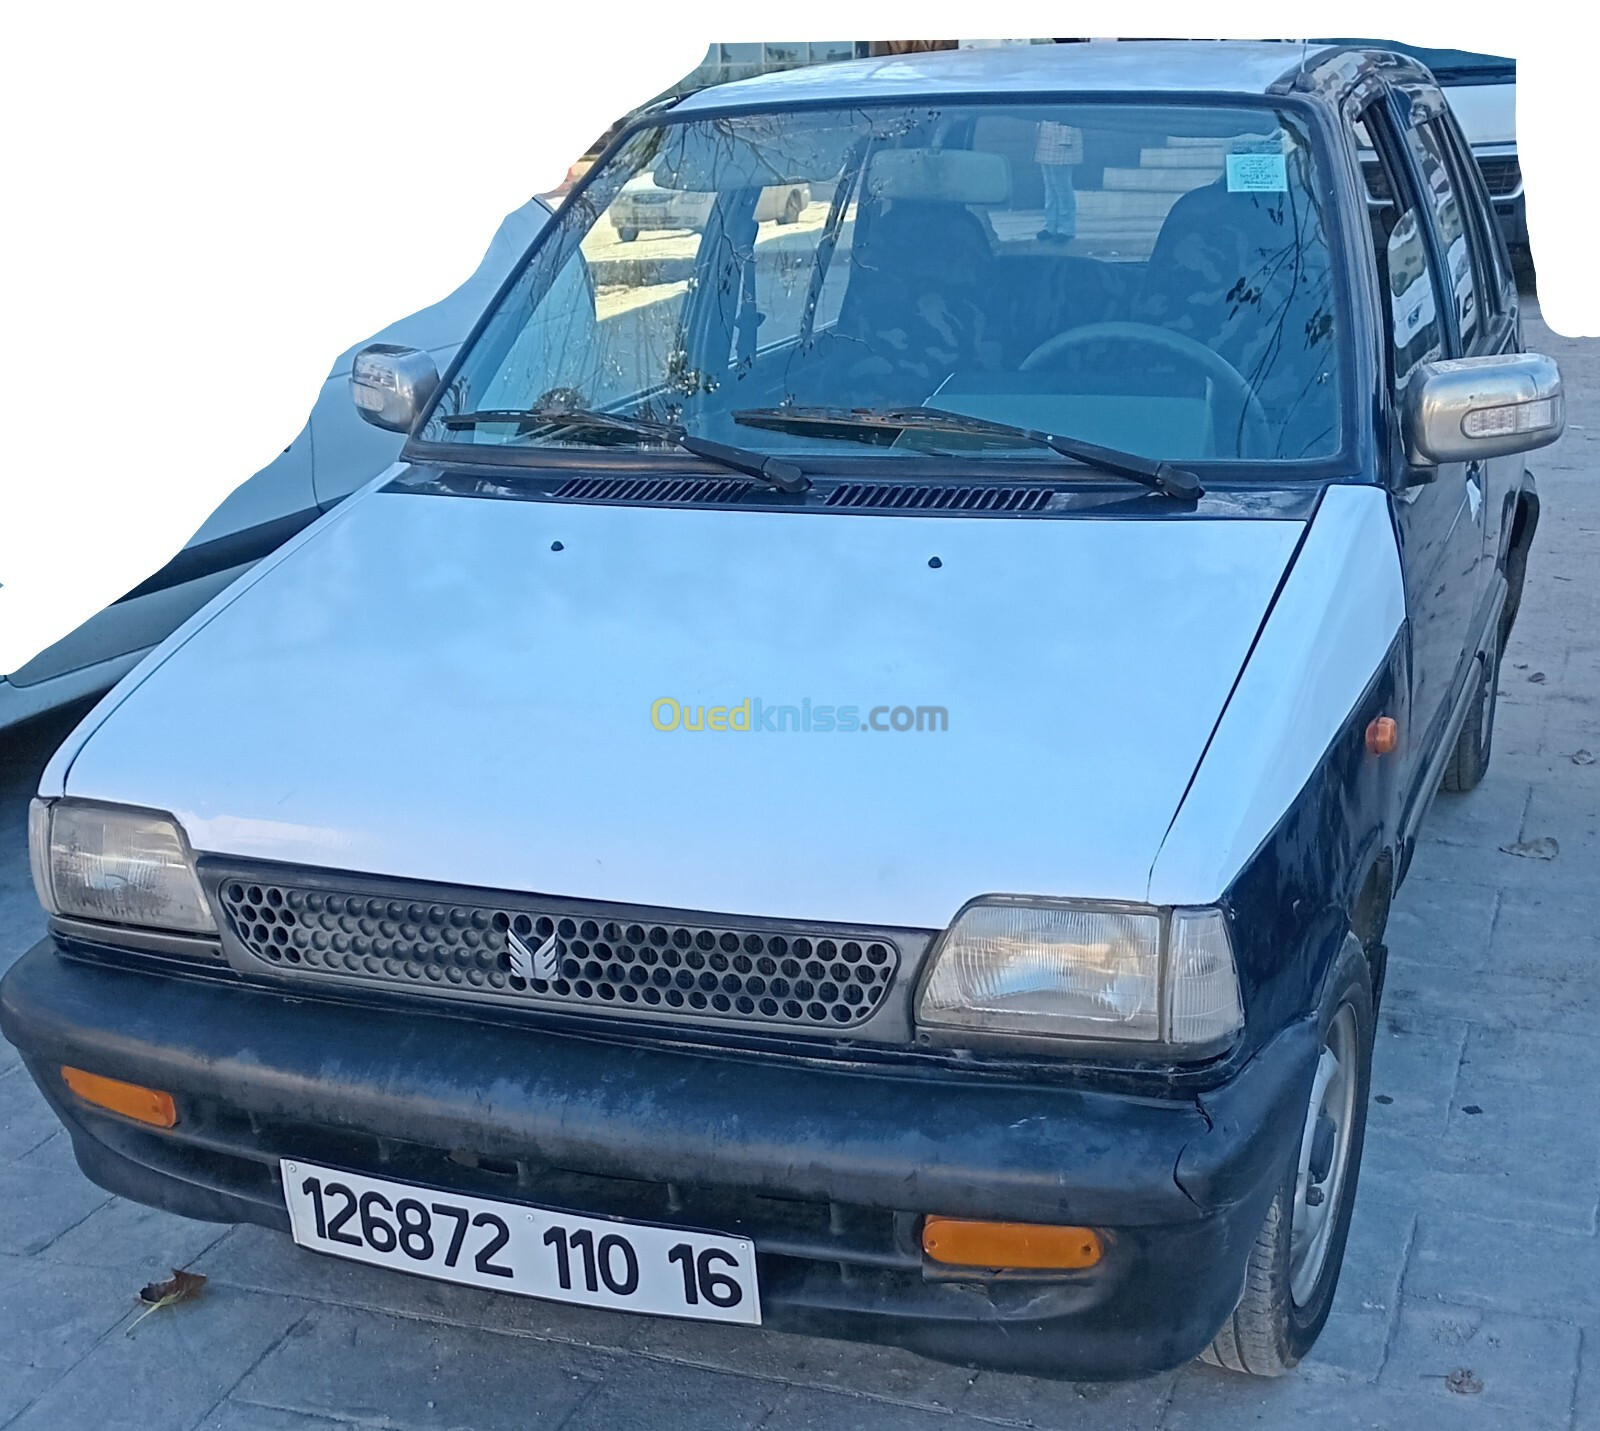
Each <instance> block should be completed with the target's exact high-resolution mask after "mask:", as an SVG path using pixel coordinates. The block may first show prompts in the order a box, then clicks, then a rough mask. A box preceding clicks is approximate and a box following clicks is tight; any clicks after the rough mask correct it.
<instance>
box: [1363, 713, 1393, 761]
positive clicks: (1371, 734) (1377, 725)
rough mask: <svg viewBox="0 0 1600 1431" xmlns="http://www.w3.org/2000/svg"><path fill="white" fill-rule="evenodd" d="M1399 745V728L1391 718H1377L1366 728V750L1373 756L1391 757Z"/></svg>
mask: <svg viewBox="0 0 1600 1431" xmlns="http://www.w3.org/2000/svg"><path fill="white" fill-rule="evenodd" d="M1399 744H1400V727H1399V726H1398V725H1396V724H1395V720H1394V717H1393V716H1379V717H1378V718H1377V719H1376V720H1373V721H1371V722H1370V723H1369V724H1368V726H1367V749H1368V750H1370V751H1371V752H1372V753H1373V754H1374V755H1391V754H1393V753H1394V750H1395V748H1396V747H1397V746H1398V745H1399Z"/></svg>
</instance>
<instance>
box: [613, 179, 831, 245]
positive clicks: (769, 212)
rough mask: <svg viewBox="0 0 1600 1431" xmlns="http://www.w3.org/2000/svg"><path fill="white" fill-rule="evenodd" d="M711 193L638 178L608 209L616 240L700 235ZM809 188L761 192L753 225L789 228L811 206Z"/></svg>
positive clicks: (788, 187)
mask: <svg viewBox="0 0 1600 1431" xmlns="http://www.w3.org/2000/svg"><path fill="white" fill-rule="evenodd" d="M715 198H716V195H715V194H713V193H710V192H709V191H708V192H705V193H695V192H694V191H692V190H689V189H668V188H664V187H662V186H661V185H659V184H657V183H656V181H655V178H654V176H653V175H650V174H641V175H639V177H638V178H637V179H633V180H630V181H629V182H628V183H627V184H625V185H624V186H623V188H622V192H621V193H620V194H618V195H617V197H616V199H615V200H614V201H613V203H612V206H611V219H612V223H613V224H614V225H615V227H616V230H617V237H618V238H619V239H621V240H622V242H623V243H632V242H633V241H634V240H635V239H636V238H638V237H639V235H640V234H641V233H642V232H644V231H645V230H647V229H687V230H689V231H691V232H693V233H699V232H700V231H701V230H702V229H704V228H705V226H706V219H707V218H708V217H709V216H710V214H711V203H712V200H713V199H715ZM811 199H812V194H811V186H810V185H809V184H781V185H775V186H773V187H772V188H768V189H763V190H762V191H761V197H760V198H759V199H757V200H756V222H757V223H777V224H792V223H794V222H795V221H796V220H797V219H799V217H800V215H801V214H803V213H804V212H805V211H806V206H807V205H808V204H809V203H810V202H811Z"/></svg>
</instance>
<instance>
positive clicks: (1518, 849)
mask: <svg viewBox="0 0 1600 1431" xmlns="http://www.w3.org/2000/svg"><path fill="white" fill-rule="evenodd" d="M1500 851H1501V853H1502V854H1507V855H1520V856H1521V857H1522V858H1523V859H1525V860H1553V859H1554V858H1555V857H1556V856H1557V855H1559V854H1560V853H1561V846H1560V845H1558V844H1557V843H1556V842H1555V839H1554V837H1553V836H1551V835H1540V836H1539V838H1538V839H1537V840H1518V841H1517V842H1516V844H1514V845H1501V846H1500Z"/></svg>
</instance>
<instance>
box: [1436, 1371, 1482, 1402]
mask: <svg viewBox="0 0 1600 1431" xmlns="http://www.w3.org/2000/svg"><path fill="white" fill-rule="evenodd" d="M1444 1384H1445V1385H1446V1386H1448V1387H1449V1388H1450V1390H1451V1391H1453V1392H1455V1394H1456V1395H1457V1396H1476V1395H1477V1394H1478V1393H1479V1392H1480V1391H1482V1390H1483V1383H1482V1382H1481V1381H1480V1380H1479V1379H1478V1378H1477V1377H1475V1376H1474V1375H1473V1374H1472V1372H1471V1370H1470V1369H1469V1368H1467V1367H1464V1366H1458V1367H1457V1368H1456V1369H1455V1370H1454V1371H1453V1372H1451V1373H1450V1375H1449V1376H1447V1377H1445V1379H1444Z"/></svg>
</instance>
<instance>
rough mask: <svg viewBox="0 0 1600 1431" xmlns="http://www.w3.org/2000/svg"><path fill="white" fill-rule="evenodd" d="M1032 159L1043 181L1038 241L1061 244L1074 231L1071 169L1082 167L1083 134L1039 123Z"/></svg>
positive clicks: (1075, 207)
mask: <svg viewBox="0 0 1600 1431" xmlns="http://www.w3.org/2000/svg"><path fill="white" fill-rule="evenodd" d="M1033 158H1034V162H1035V163H1036V164H1038V166H1039V173H1040V175H1041V177H1042V178H1043V179H1044V227H1043V228H1042V229H1040V230H1039V237H1040V238H1042V239H1049V240H1053V241H1055V242H1058V243H1065V242H1066V241H1067V240H1068V239H1070V238H1072V237H1073V235H1074V234H1076V233H1077V231H1078V192H1077V190H1076V189H1074V188H1073V187H1072V168H1073V165H1075V164H1081V163H1083V131H1082V130H1081V129H1078V128H1075V127H1074V126H1073V125H1070V124H1057V123H1056V122H1055V121H1054V120H1051V119H1046V120H1041V121H1040V124H1039V142H1038V143H1037V144H1036V145H1035V146H1034V150H1033Z"/></svg>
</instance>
